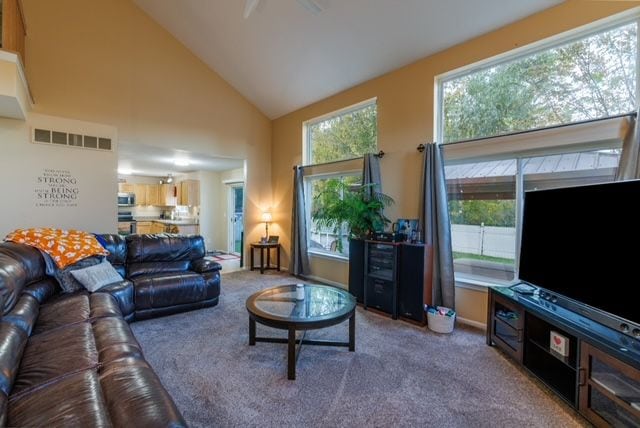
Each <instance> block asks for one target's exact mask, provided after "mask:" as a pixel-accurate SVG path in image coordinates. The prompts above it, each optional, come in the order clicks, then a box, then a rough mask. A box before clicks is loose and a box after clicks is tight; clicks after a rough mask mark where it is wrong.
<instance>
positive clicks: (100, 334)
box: [92, 317, 142, 364]
mask: <svg viewBox="0 0 640 428" xmlns="http://www.w3.org/2000/svg"><path fill="white" fill-rule="evenodd" d="M92 325H93V335H94V338H95V342H96V349H97V350H98V358H99V360H100V364H105V363H109V362H112V361H115V360H118V359H122V358H132V357H133V358H142V351H141V349H140V345H139V344H138V341H137V340H136V338H135V337H134V336H133V332H132V331H131V328H130V327H129V324H127V322H126V321H124V320H123V319H122V318H120V317H107V318H98V319H95V320H93V321H92Z"/></svg>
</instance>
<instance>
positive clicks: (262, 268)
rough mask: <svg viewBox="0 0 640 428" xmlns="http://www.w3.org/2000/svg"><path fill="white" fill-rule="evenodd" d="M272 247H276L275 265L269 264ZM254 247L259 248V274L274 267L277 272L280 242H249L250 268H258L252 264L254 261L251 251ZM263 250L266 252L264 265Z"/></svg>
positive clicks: (252, 251)
mask: <svg viewBox="0 0 640 428" xmlns="http://www.w3.org/2000/svg"><path fill="white" fill-rule="evenodd" d="M272 248H275V249H276V260H277V264H276V267H273V266H271V249H272ZM255 249H259V250H260V273H261V274H262V273H264V271H265V270H267V269H276V270H277V271H278V272H280V244H279V243H274V244H267V243H262V242H253V243H251V270H254V269H257V268H258V267H257V266H255V265H254V262H253V253H254V250H255ZM265 252H266V253H267V264H266V266H265V263H264V262H265V260H264V253H265Z"/></svg>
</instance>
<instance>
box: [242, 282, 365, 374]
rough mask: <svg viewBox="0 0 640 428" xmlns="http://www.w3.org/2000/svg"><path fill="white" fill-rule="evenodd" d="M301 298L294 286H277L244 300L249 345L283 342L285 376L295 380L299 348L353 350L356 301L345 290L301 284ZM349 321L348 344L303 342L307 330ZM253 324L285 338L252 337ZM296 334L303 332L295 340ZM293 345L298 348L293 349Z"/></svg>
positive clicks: (319, 341)
mask: <svg viewBox="0 0 640 428" xmlns="http://www.w3.org/2000/svg"><path fill="white" fill-rule="evenodd" d="M301 285H302V289H303V290H304V298H302V299H301V300H299V299H300V298H301V297H302V295H301V294H298V293H299V291H298V285H296V284H291V285H281V286H278V287H273V288H268V289H265V290H262V291H258V292H257V293H254V294H252V295H251V296H249V298H248V299H247V311H248V312H249V345H250V346H254V345H255V344H256V342H270V343H286V344H287V345H288V346H287V377H288V378H289V379H291V380H293V379H295V378H296V361H297V359H298V356H299V355H300V348H301V347H302V345H303V344H304V345H320V346H345V347H349V351H351V352H353V351H355V333H356V310H355V309H356V300H355V298H354V297H353V296H352V295H351V294H349V292H347V291H346V290H342V289H340V288H337V287H331V286H326V285H313V284H301ZM347 319H348V320H349V341H348V342H337V341H330V340H308V339H305V334H306V331H307V330H315V329H320V328H324V327H329V326H332V325H335V324H339V323H341V322H343V321H345V320H347ZM256 322H258V323H260V324H263V325H266V326H269V327H273V328H278V329H282V330H287V331H288V333H289V335H288V337H287V338H286V339H285V338H279V337H256ZM296 331H303V332H304V334H303V335H302V337H301V338H299V339H296ZM296 345H298V349H297V350H296Z"/></svg>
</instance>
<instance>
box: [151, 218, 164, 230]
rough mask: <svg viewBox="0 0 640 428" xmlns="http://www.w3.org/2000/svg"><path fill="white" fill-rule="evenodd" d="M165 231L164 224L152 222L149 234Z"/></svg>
mask: <svg viewBox="0 0 640 428" xmlns="http://www.w3.org/2000/svg"><path fill="white" fill-rule="evenodd" d="M165 229H166V226H165V224H164V223H160V222H157V221H154V222H153V223H152V224H151V233H164V232H165Z"/></svg>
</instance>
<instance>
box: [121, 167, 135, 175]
mask: <svg viewBox="0 0 640 428" xmlns="http://www.w3.org/2000/svg"><path fill="white" fill-rule="evenodd" d="M132 173H133V171H131V170H130V169H129V168H118V174H120V175H131V174H132Z"/></svg>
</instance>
